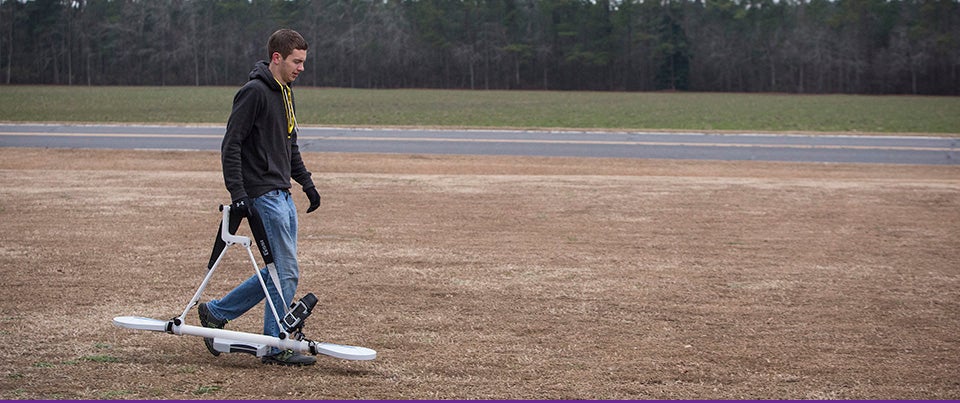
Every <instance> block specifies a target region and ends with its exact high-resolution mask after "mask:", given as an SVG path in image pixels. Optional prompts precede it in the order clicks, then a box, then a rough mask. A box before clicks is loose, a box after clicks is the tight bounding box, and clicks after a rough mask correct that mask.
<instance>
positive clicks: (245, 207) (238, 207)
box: [230, 197, 253, 217]
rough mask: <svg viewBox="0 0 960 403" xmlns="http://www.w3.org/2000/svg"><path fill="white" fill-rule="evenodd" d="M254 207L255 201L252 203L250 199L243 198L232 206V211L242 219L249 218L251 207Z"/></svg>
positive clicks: (235, 201)
mask: <svg viewBox="0 0 960 403" xmlns="http://www.w3.org/2000/svg"><path fill="white" fill-rule="evenodd" d="M252 206H253V201H251V200H250V198H249V197H241V198H239V199H237V200H234V201H233V204H231V205H230V209H231V210H233V211H234V212H235V213H236V214H239V215H240V217H249V216H250V207H252Z"/></svg>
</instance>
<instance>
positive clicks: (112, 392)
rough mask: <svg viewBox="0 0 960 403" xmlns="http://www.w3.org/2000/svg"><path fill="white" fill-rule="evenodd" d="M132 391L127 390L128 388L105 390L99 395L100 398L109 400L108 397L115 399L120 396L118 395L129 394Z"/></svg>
mask: <svg viewBox="0 0 960 403" xmlns="http://www.w3.org/2000/svg"><path fill="white" fill-rule="evenodd" d="M132 393H133V392H131V391H129V390H108V391H107V392H105V393H104V394H103V395H101V396H100V397H101V398H102V399H107V400H110V399H116V398H117V397H120V396H124V395H129V394H132Z"/></svg>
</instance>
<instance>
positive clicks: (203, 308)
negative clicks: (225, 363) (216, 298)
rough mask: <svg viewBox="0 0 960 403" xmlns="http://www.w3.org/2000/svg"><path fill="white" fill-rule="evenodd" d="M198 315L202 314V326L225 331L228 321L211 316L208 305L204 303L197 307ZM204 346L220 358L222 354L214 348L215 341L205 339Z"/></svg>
mask: <svg viewBox="0 0 960 403" xmlns="http://www.w3.org/2000/svg"><path fill="white" fill-rule="evenodd" d="M197 313H198V314H200V326H203V327H211V328H214V329H223V327H224V326H226V324H227V321H225V320H220V319H217V318H215V317H213V315H211V314H210V311H209V310H207V303H206V302H203V303H201V304H200V305H198V306H197ZM203 344H204V345H205V346H207V351H209V352H210V354H213V355H214V356H219V355H220V352H219V351H217V350H216V349H214V348H213V339H210V338H204V339H203Z"/></svg>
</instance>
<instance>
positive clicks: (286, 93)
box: [274, 77, 297, 138]
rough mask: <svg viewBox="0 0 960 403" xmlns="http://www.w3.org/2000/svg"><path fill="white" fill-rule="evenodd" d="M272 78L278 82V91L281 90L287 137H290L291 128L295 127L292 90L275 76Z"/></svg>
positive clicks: (295, 117) (295, 119)
mask: <svg viewBox="0 0 960 403" xmlns="http://www.w3.org/2000/svg"><path fill="white" fill-rule="evenodd" d="M274 80H276V81H277V84H280V91H281V92H283V109H284V110H285V111H286V112H287V138H290V135H291V134H292V133H293V129H294V128H296V127H297V116H296V115H295V114H294V113H293V90H292V89H290V87H289V86H287V85H286V84H284V83H281V82H280V80H277V79H276V77H274Z"/></svg>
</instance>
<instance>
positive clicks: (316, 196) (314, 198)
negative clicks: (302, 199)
mask: <svg viewBox="0 0 960 403" xmlns="http://www.w3.org/2000/svg"><path fill="white" fill-rule="evenodd" d="M303 192H304V193H306V194H307V198H308V199H310V207H309V208H307V212H308V213H310V212H312V211H313V210H316V209H317V208H318V207H320V193H318V192H317V188H316V186H314V187H312V188H309V189H304V190H303Z"/></svg>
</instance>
